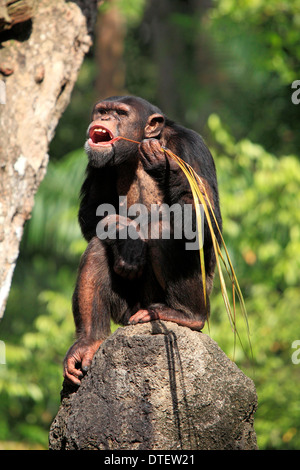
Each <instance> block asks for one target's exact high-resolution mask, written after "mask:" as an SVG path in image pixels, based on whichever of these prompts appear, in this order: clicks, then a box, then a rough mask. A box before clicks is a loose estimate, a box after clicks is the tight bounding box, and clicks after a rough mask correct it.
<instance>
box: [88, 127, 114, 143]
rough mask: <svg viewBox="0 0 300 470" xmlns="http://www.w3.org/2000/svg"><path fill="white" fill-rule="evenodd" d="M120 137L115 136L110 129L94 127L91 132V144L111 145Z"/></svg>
mask: <svg viewBox="0 0 300 470" xmlns="http://www.w3.org/2000/svg"><path fill="white" fill-rule="evenodd" d="M116 140H118V137H115V138H114V136H113V134H112V133H111V132H110V130H109V129H106V128H105V127H103V126H98V125H96V126H93V127H91V128H90V130H89V140H88V142H89V144H90V145H92V146H101V145H111V144H113V143H114V142H115V141H116Z"/></svg>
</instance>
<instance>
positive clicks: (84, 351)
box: [64, 340, 102, 385]
mask: <svg viewBox="0 0 300 470" xmlns="http://www.w3.org/2000/svg"><path fill="white" fill-rule="evenodd" d="M101 343H102V340H98V341H91V342H87V341H81V340H78V341H76V342H75V343H74V344H73V346H71V347H70V349H69V350H68V352H67V354H66V357H65V359H64V377H65V379H67V380H68V381H69V382H72V383H73V384H75V385H80V379H82V377H83V375H84V372H86V371H87V370H88V369H89V367H90V365H91V362H92V359H93V357H94V354H95V352H96V351H97V349H98V348H99V346H100V344H101ZM79 367H80V368H79Z"/></svg>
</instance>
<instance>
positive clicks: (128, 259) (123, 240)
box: [101, 214, 148, 279]
mask: <svg viewBox="0 0 300 470" xmlns="http://www.w3.org/2000/svg"><path fill="white" fill-rule="evenodd" d="M145 223H147V226H148V215H147V217H146V219H145ZM101 225H102V226H103V227H104V228H105V230H106V233H109V234H110V235H109V238H107V239H106V240H103V241H104V242H105V243H107V245H108V246H110V247H111V250H112V253H113V257H114V265H113V269H114V271H115V273H117V274H118V275H119V276H121V277H123V278H126V279H136V278H137V277H140V276H141V275H142V273H143V268H144V265H145V262H146V241H145V239H144V238H143V235H142V231H141V230H140V227H139V224H137V222H135V221H134V220H132V219H130V218H128V217H124V216H121V215H118V214H111V215H108V216H106V217H105V218H104V219H103V220H102V221H101Z"/></svg>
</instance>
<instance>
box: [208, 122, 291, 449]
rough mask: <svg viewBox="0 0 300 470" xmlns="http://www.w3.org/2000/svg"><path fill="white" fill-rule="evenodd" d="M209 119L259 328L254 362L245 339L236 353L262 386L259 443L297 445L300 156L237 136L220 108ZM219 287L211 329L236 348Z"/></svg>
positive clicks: (253, 321)
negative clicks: (274, 151)
mask: <svg viewBox="0 0 300 470" xmlns="http://www.w3.org/2000/svg"><path fill="white" fill-rule="evenodd" d="M208 125H209V128H210V131H211V133H212V138H213V140H214V142H215V149H214V150H213V153H214V155H215V160H216V165H217V170H218V179H219V186H220V196H221V205H222V212H223V219H224V239H225V243H226V245H227V248H228V249H229V251H230V256H231V257H232V259H233V264H234V267H235V269H236V274H237V277H238V279H239V283H240V286H241V289H242V292H243V294H244V297H245V302H246V307H247V311H248V316H249V321H250V329H251V333H252V335H251V343H252V347H253V354H254V362H253V364H252V365H251V364H248V362H247V361H246V360H245V356H244V355H243V353H242V351H241V348H240V347H239V345H238V343H237V347H236V353H235V358H236V361H237V363H238V365H239V366H240V367H241V368H243V369H244V370H245V372H246V373H247V374H248V375H249V376H251V377H252V378H253V380H254V382H255V385H256V387H257V392H258V402H259V408H258V411H257V414H256V420H255V428H256V432H257V437H258V443H259V446H260V448H263V449H266V448H272V449H274V448H277V449H297V448H299V446H300V407H299V406H298V404H297V403H298V390H299V385H300V365H296V364H293V363H292V353H293V349H292V343H293V341H294V340H297V339H299V338H300V325H299V320H298V315H297V314H298V311H299V310H300V294H299V284H300V258H299V252H300V230H299V226H300V212H299V207H300V194H299V184H300V162H299V159H297V157H295V156H293V155H289V156H285V157H282V158H281V159H278V158H276V157H275V156H274V155H272V154H270V153H268V152H266V151H265V150H264V148H263V147H261V146H260V145H257V144H253V143H252V142H250V141H249V140H242V141H240V142H235V141H234V139H233V138H232V136H231V135H230V134H229V133H228V132H227V131H226V130H225V129H224V127H223V126H222V124H221V122H220V119H219V117H218V116H216V115H212V116H210V118H209V121H208ZM214 294H215V297H213V298H212V317H211V321H210V334H211V336H212V337H213V338H214V339H216V341H217V342H218V343H219V345H220V347H222V349H223V350H225V351H226V352H227V353H228V355H230V356H232V355H233V344H234V338H233V334H231V333H230V328H229V323H228V320H227V318H226V315H224V307H223V305H222V302H223V301H222V299H221V294H220V291H219V287H218V285H217V283H216V286H215V289H214ZM216 294H217V295H216ZM226 323H227V325H226ZM239 324H240V330H241V332H242V336H243V342H244V345H247V337H246V336H245V331H243V324H242V322H239Z"/></svg>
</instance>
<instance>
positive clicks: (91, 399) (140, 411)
mask: <svg viewBox="0 0 300 470" xmlns="http://www.w3.org/2000/svg"><path fill="white" fill-rule="evenodd" d="M62 396H63V400H62V404H61V407H60V409H59V411H58V413H57V416H56V418H55V419H54V421H53V423H52V426H51V429H50V435H49V448H50V449H53V450H69V449H70V450H74V449H78V450H79V449H80V450H84V449H99V450H104V449H106V450H117V449H118V450H120V449H122V450H141V449H143V450H155V449H156V450H159V449H160V450H179V449H183V450H197V449H206V450H207V449H221V450H222V449H245V450H251V449H256V448H257V444H256V435H255V431H254V428H253V420H254V413H255V410H256V406H257V398H256V391H255V387H254V384H253V382H252V380H251V379H249V378H248V377H247V376H245V375H244V374H243V372H241V370H240V369H239V368H238V367H237V366H236V365H235V364H234V363H233V362H231V361H230V359H228V357H227V356H226V355H225V354H224V353H223V351H221V349H220V348H219V347H218V345H217V344H216V343H215V342H214V341H213V340H212V339H211V338H210V337H209V336H207V335H205V334H203V333H199V332H195V331H192V330H190V329H188V328H185V327H181V326H178V325H177V324H175V323H171V322H161V321H155V322H151V323H145V324H140V325H135V326H128V327H124V328H119V329H118V330H117V331H116V332H115V333H114V334H113V335H111V336H110V337H109V338H108V339H107V340H106V341H105V342H104V343H103V344H102V346H101V347H100V348H99V350H98V352H97V354H96V355H95V357H94V360H93V363H92V367H91V369H90V371H89V372H88V373H87V375H86V376H85V377H84V378H83V380H82V384H81V385H80V387H79V388H78V389H77V391H76V392H74V389H70V388H68V386H67V385H66V384H64V389H63V392H62Z"/></svg>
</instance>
